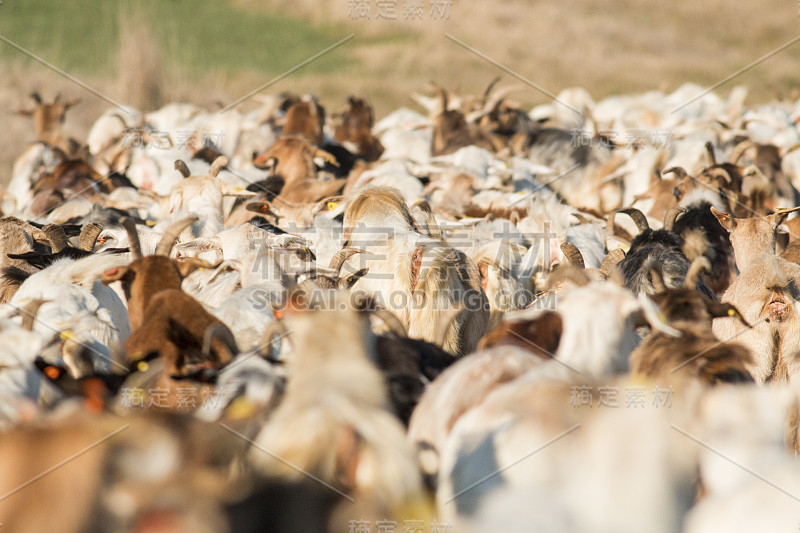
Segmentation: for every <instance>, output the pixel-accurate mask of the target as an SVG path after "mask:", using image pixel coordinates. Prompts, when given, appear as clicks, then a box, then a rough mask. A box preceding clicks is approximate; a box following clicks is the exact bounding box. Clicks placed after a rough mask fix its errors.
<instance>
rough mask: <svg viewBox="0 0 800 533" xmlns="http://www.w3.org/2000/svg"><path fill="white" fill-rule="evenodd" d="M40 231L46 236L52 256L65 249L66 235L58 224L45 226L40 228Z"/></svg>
mask: <svg viewBox="0 0 800 533" xmlns="http://www.w3.org/2000/svg"><path fill="white" fill-rule="evenodd" d="M42 231H43V232H44V234H45V235H47V240H48V241H49V242H50V248H51V249H52V250H53V253H54V254H57V253H58V252H60V251H62V250H63V249H64V248H66V247H67V244H68V243H67V234H66V232H65V231H64V228H62V227H61V226H59V225H58V224H47V225H46V226H44V227H43V228H42Z"/></svg>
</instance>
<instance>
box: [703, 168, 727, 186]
mask: <svg viewBox="0 0 800 533" xmlns="http://www.w3.org/2000/svg"><path fill="white" fill-rule="evenodd" d="M705 175H706V176H708V177H709V178H717V177H721V178H722V179H724V180H725V182H726V183H730V182H731V175H730V174H728V171H727V170H725V169H724V168H722V167H714V168H708V169H706V171H705Z"/></svg>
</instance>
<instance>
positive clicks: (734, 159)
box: [730, 139, 758, 165]
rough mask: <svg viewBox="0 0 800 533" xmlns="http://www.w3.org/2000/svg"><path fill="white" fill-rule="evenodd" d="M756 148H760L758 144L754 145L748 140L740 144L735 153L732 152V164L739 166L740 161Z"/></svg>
mask: <svg viewBox="0 0 800 533" xmlns="http://www.w3.org/2000/svg"><path fill="white" fill-rule="evenodd" d="M756 146H758V145H757V144H756V143H754V142H753V141H751V140H750V139H746V140H744V141H742V142H740V143H739V144H737V145H736V146H735V147H734V148H733V151H732V152H731V157H730V161H731V163H733V164H737V165H738V164H739V160H740V159H741V158H742V156H743V155H744V154H745V153H746V152H747V151H748V150H749V149H750V148H754V147H756Z"/></svg>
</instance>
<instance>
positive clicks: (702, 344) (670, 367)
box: [630, 257, 753, 385]
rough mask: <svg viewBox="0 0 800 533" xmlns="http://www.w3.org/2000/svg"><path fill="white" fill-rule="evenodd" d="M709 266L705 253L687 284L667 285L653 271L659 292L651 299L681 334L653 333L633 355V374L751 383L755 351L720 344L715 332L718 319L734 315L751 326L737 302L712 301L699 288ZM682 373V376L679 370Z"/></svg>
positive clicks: (662, 379)
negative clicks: (700, 277) (737, 307)
mask: <svg viewBox="0 0 800 533" xmlns="http://www.w3.org/2000/svg"><path fill="white" fill-rule="evenodd" d="M703 269H705V270H709V269H710V263H709V261H708V259H706V258H705V257H700V258H698V259H696V260H695V261H693V262H692V265H691V267H690V268H689V273H688V274H687V275H686V281H685V282H684V285H683V286H682V287H676V288H667V287H666V286H665V285H664V280H663V279H662V278H661V273H660V270H659V269H658V268H653V269H652V270H651V276H652V278H653V283H654V285H655V286H656V290H657V291H658V292H657V293H656V294H655V295H653V296H652V297H651V298H652V299H653V300H654V301H655V302H656V304H657V305H658V306H659V309H660V311H661V312H662V313H663V315H664V317H665V319H666V320H667V323H668V324H669V326H670V327H671V328H674V329H675V330H676V331H677V334H678V335H679V336H678V337H675V336H672V335H670V334H669V333H665V332H663V331H653V332H652V333H651V334H650V335H648V336H647V337H646V338H645V339H644V341H643V342H642V344H640V345H639V346H638V347H637V348H636V350H634V351H633V352H632V353H631V356H630V365H631V373H632V374H633V375H640V376H644V377H647V378H648V379H652V380H654V381H655V382H657V383H659V384H673V383H678V382H680V383H685V382H686V380H687V379H692V378H693V379H697V380H699V381H700V382H701V383H703V384H705V385H714V384H716V383H720V382H723V383H752V382H753V376H752V375H751V374H750V371H749V368H750V365H751V364H752V362H753V358H752V355H751V354H750V351H749V350H748V349H747V348H745V347H744V346H742V345H740V344H734V343H729V342H720V340H719V339H717V338H716V337H715V336H714V333H713V332H712V330H711V322H712V320H713V319H714V318H720V317H734V318H737V319H739V320H740V321H741V322H742V323H743V324H745V325H746V326H749V324H747V322H746V321H745V320H744V318H743V317H742V316H741V314H740V313H739V310H738V309H736V307H735V306H733V305H731V304H728V303H717V302H712V301H711V300H709V299H708V297H706V296H705V295H703V294H702V293H700V292H699V291H698V290H697V289H696V286H697V280H698V277H699V275H700V271H701V270H703ZM678 372H680V374H678Z"/></svg>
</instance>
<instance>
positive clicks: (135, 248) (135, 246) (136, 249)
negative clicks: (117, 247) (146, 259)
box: [122, 218, 142, 261]
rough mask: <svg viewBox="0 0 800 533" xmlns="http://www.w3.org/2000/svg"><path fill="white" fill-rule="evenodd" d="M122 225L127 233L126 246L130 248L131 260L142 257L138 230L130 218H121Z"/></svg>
mask: <svg viewBox="0 0 800 533" xmlns="http://www.w3.org/2000/svg"><path fill="white" fill-rule="evenodd" d="M122 227H123V228H125V232H126V233H127V234H128V248H130V250H131V255H132V256H133V260H134V261H136V260H137V259H139V258H141V257H142V245H141V243H140V242H139V232H138V231H136V224H135V223H134V222H133V220H132V219H130V218H124V219H122Z"/></svg>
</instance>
